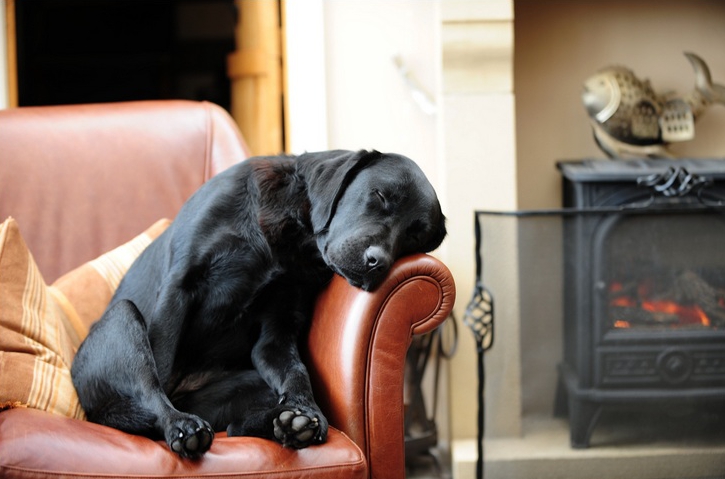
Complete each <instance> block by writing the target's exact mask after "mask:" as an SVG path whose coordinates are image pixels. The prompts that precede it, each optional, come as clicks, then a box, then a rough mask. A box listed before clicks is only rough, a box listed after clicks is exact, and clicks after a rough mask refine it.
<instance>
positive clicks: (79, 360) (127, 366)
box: [71, 300, 214, 458]
mask: <svg viewBox="0 0 725 479" xmlns="http://www.w3.org/2000/svg"><path fill="white" fill-rule="evenodd" d="M71 374H72V377H73V384H74V385H75V387H76V390H77V391H78V397H79V399H80V402H81V405H82V406H83V409H84V410H85V412H86V415H87V416H88V419H89V420H90V421H93V422H97V423H99V424H104V425H106V426H111V427H115V428H117V429H121V430H123V431H126V432H130V433H134V434H143V435H148V436H151V435H161V436H163V437H164V439H165V440H166V442H167V444H168V445H169V447H170V448H171V449H172V450H173V451H175V452H176V453H178V454H179V455H180V456H182V457H189V458H195V457H199V456H200V455H201V454H203V453H204V452H206V451H207V450H208V449H209V446H210V445H211V442H212V439H213V437H214V432H213V430H212V428H211V427H210V426H209V424H208V423H207V422H206V421H204V420H202V419H201V418H199V417H197V416H194V415H192V414H187V413H183V412H180V411H178V410H177V409H176V408H174V407H173V406H172V404H171V402H170V401H169V399H168V397H167V396H166V394H165V393H164V391H163V388H162V387H161V383H160V381H159V378H158V374H157V373H156V365H155V361H154V357H153V354H152V351H151V346H150V344H149V341H148V337H147V334H146V326H145V323H144V320H143V317H142V316H141V313H140V312H139V311H138V309H137V308H136V306H135V305H134V304H133V303H132V302H130V301H126V300H122V301H119V302H117V303H116V304H115V305H113V306H112V307H111V308H109V309H108V310H107V311H106V313H105V314H104V315H103V317H102V318H101V319H100V320H99V321H98V322H97V323H96V324H95V325H94V326H93V327H92V328H91V331H90V333H89V335H88V337H87V338H86V340H85V341H84V342H83V344H82V345H81V347H80V349H79V350H78V353H77V354H76V357H75V359H74V361H73V366H72V370H71Z"/></svg>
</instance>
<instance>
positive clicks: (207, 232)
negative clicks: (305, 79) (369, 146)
mask: <svg viewBox="0 0 725 479" xmlns="http://www.w3.org/2000/svg"><path fill="white" fill-rule="evenodd" d="M445 234H446V230H445V218H444V216H443V214H442V213H441V209H440V205H439V203H438V199H437V198H436V194H435V191H434V190H433V188H432V186H431V185H430V183H429V182H428V180H427V179H426V177H425V175H424V174H423V172H422V171H421V170H420V168H419V167H418V166H417V165H416V164H415V163H414V162H413V161H412V160H410V159H409V158H406V157H404V156H401V155H395V154H382V153H379V152H377V151H358V152H351V151H328V152H320V153H307V154H303V155H300V156H298V157H258V158H252V159H249V160H247V161H244V162H242V163H239V164H237V165H235V166H233V167H231V168H229V169H228V170H226V171H224V172H223V173H220V174H219V175H217V176H215V177H214V178H212V179H210V180H209V181H208V182H207V183H205V184H204V185H203V186H202V187H201V188H200V189H199V190H198V191H197V192H196V193H195V194H194V195H193V196H192V197H191V198H190V199H189V200H188V201H187V202H186V204H185V205H184V206H183V207H182V208H181V211H180V212H179V214H178V216H177V217H176V219H175V221H174V222H173V224H172V225H171V226H169V228H168V229H167V230H166V231H165V232H164V233H163V234H162V235H161V236H159V237H158V238H157V239H156V240H155V241H154V242H153V243H151V245H150V246H149V247H148V248H147V249H146V250H145V251H144V252H143V254H141V256H139V258H138V259H137V260H136V261H135V262H134V264H133V265H132V266H131V268H130V270H129V271H128V273H127V274H126V276H125V277H124V279H123V281H122V282H121V284H120V286H119V288H118V290H117V292H116V294H115V296H114V297H113V300H112V301H111V304H110V306H109V307H108V309H107V310H106V311H105V313H104V314H103V316H102V317H101V319H100V320H99V321H98V322H97V323H95V324H94V325H93V327H92V328H91V331H90V333H89V335H88V337H87V338H86V339H85V341H84V342H83V344H82V345H81V347H80V349H79V351H78V353H77V355H76V358H75V360H74V362H73V366H72V377H73V383H74V385H75V387H76V389H77V391H78V396H79V398H80V401H81V405H82V406H83V409H84V410H85V412H86V414H87V416H88V419H89V420H90V421H93V422H97V423H100V424H105V425H108V426H111V427H115V428H117V429H121V430H123V431H127V432H130V433H135V434H143V435H147V436H149V437H163V438H164V439H165V440H166V442H167V444H168V445H169V447H170V448H171V449H172V450H173V451H175V452H177V453H178V454H179V455H180V456H182V457H189V458H197V457H200V456H201V455H202V454H203V453H204V452H206V451H207V450H208V449H209V446H210V445H211V442H212V439H213V436H214V431H224V430H226V431H227V433H228V434H229V435H249V436H258V437H263V438H268V439H273V440H276V441H278V442H280V443H281V444H283V445H285V446H289V447H295V448H303V447H307V446H309V445H311V444H316V443H321V442H324V441H325V439H326V436H327V428H328V424H327V420H326V419H325V417H324V416H323V414H322V413H321V412H320V409H319V408H318V406H317V404H316V403H315V400H314V398H313V395H312V390H311V387H310V379H309V376H308V373H307V370H306V368H305V366H304V365H303V363H302V361H301V360H300V355H299V353H298V350H297V345H298V339H299V338H300V336H301V335H302V334H304V333H305V331H306V328H307V326H308V323H309V319H310V317H311V313H312V308H313V304H314V301H315V298H316V296H317V293H318V292H319V291H320V289H321V288H322V287H323V286H324V285H325V284H327V283H328V282H329V281H330V279H331V277H332V274H333V272H335V273H338V274H340V275H342V276H343V277H344V278H346V279H347V281H348V282H349V283H350V284H352V285H354V286H356V287H360V288H362V289H363V290H366V291H370V290H373V289H375V288H376V286H378V285H379V284H380V283H381V282H382V280H383V279H384V277H385V276H386V274H387V272H388V270H389V269H390V267H391V265H392V264H393V262H394V261H395V260H396V259H397V258H399V257H401V256H403V255H407V254H411V253H416V252H428V251H431V250H433V249H435V248H436V247H438V245H440V243H441V242H442V241H443V238H444V236H445ZM318 347H325V345H324V344H320V345H318Z"/></svg>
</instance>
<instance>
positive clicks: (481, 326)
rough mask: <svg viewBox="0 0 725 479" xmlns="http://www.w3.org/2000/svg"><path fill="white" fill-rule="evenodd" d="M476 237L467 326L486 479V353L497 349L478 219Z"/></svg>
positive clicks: (480, 471)
mask: <svg viewBox="0 0 725 479" xmlns="http://www.w3.org/2000/svg"><path fill="white" fill-rule="evenodd" d="M474 227H475V234H476V254H475V256H476V284H475V288H474V291H473V296H472V298H471V301H470V302H469V303H468V307H467V308H466V312H465V314H464V316H463V322H464V323H465V324H466V326H468V327H469V328H470V329H471V331H472V332H473V336H474V339H475V340H476V350H477V353H478V437H477V453H478V459H477V461H476V478H477V479H483V434H484V431H485V418H484V406H485V400H484V397H483V393H484V385H485V378H486V371H485V367H484V353H485V352H486V350H488V349H489V348H490V347H491V346H492V345H493V296H491V293H490V292H489V291H488V290H487V289H486V287H485V286H484V285H483V279H482V274H481V273H482V272H483V261H482V259H481V254H480V253H481V245H482V243H481V242H482V238H481V227H480V225H479V221H478V218H477V217H476V218H475V224H474Z"/></svg>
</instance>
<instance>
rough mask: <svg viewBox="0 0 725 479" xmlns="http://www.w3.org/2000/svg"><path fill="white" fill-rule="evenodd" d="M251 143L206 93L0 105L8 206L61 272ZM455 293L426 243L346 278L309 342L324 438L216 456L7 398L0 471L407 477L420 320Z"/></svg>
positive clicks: (429, 322)
mask: <svg viewBox="0 0 725 479" xmlns="http://www.w3.org/2000/svg"><path fill="white" fill-rule="evenodd" d="M248 153H249V152H248V150H247V148H246V146H245V144H244V141H243V139H242V137H241V135H240V133H239V131H238V129H237V127H236V125H235V124H234V123H233V121H232V120H231V118H229V116H228V115H227V114H226V113H225V112H224V111H223V110H222V109H220V108H219V107H216V106H214V105H211V104H208V103H196V102H185V101H160V102H134V103H117V104H102V105H74V106H58V107H34V108H19V109H14V110H5V111H0V221H1V220H3V219H4V218H5V217H7V216H9V215H12V216H13V217H15V218H16V220H17V221H18V224H19V225H20V227H21V229H22V232H23V236H24V237H25V240H26V242H27V243H28V246H29V249H30V250H31V252H32V253H33V256H34V257H35V260H36V261H37V263H38V264H39V267H40V270H41V271H42V273H43V276H44V278H45V279H46V281H48V282H51V281H53V280H55V279H56V278H57V277H59V276H60V275H61V274H63V273H65V272H67V271H69V270H71V269H72V268H75V267H77V266H78V265H80V264H82V263H84V262H86V261H88V260H91V259H93V258H95V257H97V256H98V255H100V254H102V253H104V252H105V251H108V250H110V249H112V248H114V247H116V246H118V245H119V244H121V243H123V242H125V241H128V240H129V239H131V238H132V237H134V236H135V235H137V234H138V233H140V232H141V231H143V230H144V229H145V228H146V227H148V226H149V225H150V224H152V223H153V222H154V221H156V220H157V219H159V218H163V217H168V218H173V216H174V215H175V214H176V212H177V211H178V209H179V207H180V206H181V205H182V203H183V202H184V201H185V199H186V198H187V197H188V196H189V195H190V194H191V193H192V192H193V191H194V190H196V189H197V188H198V187H199V186H200V185H201V184H202V183H203V182H204V181H206V180H207V179H208V178H210V177H211V176H212V175H214V174H215V173H217V172H219V171H221V170H223V169H224V168H226V167H228V166H229V165H231V164H233V163H235V162H237V161H240V160H242V159H243V158H245V157H247V156H249V155H248ZM454 299H455V286H454V283H453V279H452V277H451V274H450V272H449V271H448V269H447V268H446V267H445V266H444V265H443V264H442V263H440V262H439V261H438V260H436V259H435V258H433V257H431V256H428V255H416V256H412V257H407V258H403V259H402V260H400V261H398V262H397V263H396V264H395V265H394V267H393V269H392V270H391V272H390V274H389V276H388V278H387V279H386V281H385V282H384V284H383V285H382V286H381V287H380V288H378V289H377V290H376V291H375V292H373V293H366V292H364V291H361V290H359V289H355V288H353V287H351V286H349V285H348V284H347V282H346V281H344V280H343V279H342V278H340V277H335V278H334V279H333V281H332V283H331V284H330V285H329V287H327V289H326V290H324V291H323V293H322V294H321V296H320V297H319V300H318V302H317V306H316V310H315V316H314V319H313V323H312V328H311V331H310V335H309V345H310V347H309V348H308V349H307V351H306V359H307V364H308V367H309V369H310V374H311V376H312V378H313V383H314V388H315V394H316V398H317V400H318V402H319V404H320V407H321V408H322V409H323V411H324V412H325V414H326V416H327V418H328V419H329V421H330V424H331V431H330V434H329V440H328V441H327V442H326V443H325V444H323V445H320V446H313V447H309V448H306V449H302V450H294V449H285V448H283V447H281V446H280V445H278V444H276V443H273V442H270V441H266V440H262V439H258V438H248V437H233V438H230V437H224V435H223V434H220V435H218V436H217V437H216V439H215V441H214V444H213V445H212V447H211V450H210V451H209V452H208V453H207V454H206V455H205V456H204V458H203V459H201V460H198V461H188V460H182V459H179V458H178V457H177V456H176V455H175V454H173V453H171V452H170V451H169V450H168V448H167V447H166V445H165V444H164V443H163V442H161V441H153V440H150V439H147V438H144V437H138V436H133V435H129V434H125V433H123V432H120V431H117V430H114V429H110V428H107V427H103V426H99V425H97V424H92V423H89V422H85V421H81V420H77V419H70V418H66V417H61V416H56V415H51V414H49V413H47V412H43V411H39V410H34V409H24V408H15V409H9V410H5V411H3V412H0V476H2V477H13V478H31V477H32V478H40V477H56V478H58V477H64V478H71V477H98V476H111V475H112V476H115V477H203V476H205V475H209V476H211V475H213V476H214V477H246V478H249V477H262V476H264V477H268V476H270V475H273V476H274V477H315V478H320V477H330V478H342V477H350V478H353V477H354V478H366V477H375V478H403V477H404V476H405V465H404V433H403V410H404V405H403V379H404V365H405V356H406V351H407V348H408V346H409V345H410V343H411V340H412V337H413V335H416V334H422V333H425V332H427V331H430V330H432V329H434V328H436V327H437V326H438V325H440V324H441V323H442V322H443V321H445V319H446V317H447V316H448V314H449V313H450V311H451V308H452V307H453V302H454ZM0 307H2V305H0ZM0 369H1V368H0Z"/></svg>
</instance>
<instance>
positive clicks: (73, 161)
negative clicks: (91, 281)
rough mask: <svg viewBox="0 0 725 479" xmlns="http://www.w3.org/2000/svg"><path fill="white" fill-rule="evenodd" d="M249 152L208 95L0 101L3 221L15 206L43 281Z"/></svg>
mask: <svg viewBox="0 0 725 479" xmlns="http://www.w3.org/2000/svg"><path fill="white" fill-rule="evenodd" d="M248 156H249V150H248V148H247V146H246V144H245V143H244V140H243V138H242V136H241V133H240V132H239V129H238V128H237V126H236V124H235V123H234V122H233V120H232V119H231V117H230V116H229V115H228V114H227V113H226V112H225V111H224V110H223V109H222V108H220V107H218V106H216V105H213V104H211V103H206V102H190V101H145V102H127V103H108V104H92V105H71V106H52V107H26V108H16V109H10V110H2V111H0V221H2V220H4V219H5V218H6V217H7V216H13V217H14V218H15V219H16V220H17V221H18V224H19V225H20V228H21V231H22V233H23V236H24V238H25V240H26V242H27V243H28V246H29V248H30V251H32V252H33V256H34V258H35V260H36V262H37V263H38V265H39V267H40V270H41V272H42V273H43V276H44V278H45V280H46V281H48V282H52V281H54V280H55V279H57V278H58V277H59V276H60V275H62V274H64V273H66V272H68V271H69V270H71V269H73V268H75V267H77V266H79V265H80V264H82V263H84V262H86V261H88V260H91V259H93V258H95V257H97V256H98V255H100V254H102V253H104V252H106V251H108V250H110V249H113V248H114V247H116V246H118V245H120V244H122V243H124V242H126V241H128V240H130V239H131V238H133V237H134V236H136V235H137V234H139V233H141V232H142V231H143V230H145V229H146V228H147V227H148V226H150V225H151V224H152V223H154V222H155V221H156V220H158V219H160V218H173V217H174V216H175V215H176V213H177V212H178V210H179V208H180V207H181V205H182V204H183V203H184V201H185V200H186V199H187V198H188V197H189V196H190V195H191V194H192V193H193V192H194V191H195V190H196V189H197V188H199V186H201V184H202V183H204V182H205V181H206V180H208V179H209V178H210V177H212V176H214V175H215V174H216V173H218V172H220V171H222V170H224V169H226V168H227V167H229V166H231V165H232V164H234V163H237V162H239V161H241V160H243V159H244V158H246V157H248Z"/></svg>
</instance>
